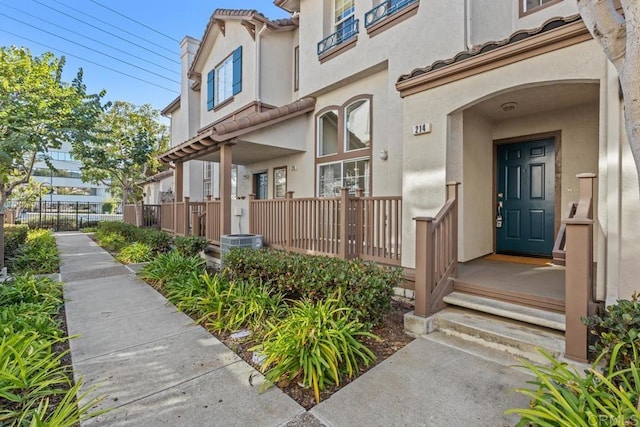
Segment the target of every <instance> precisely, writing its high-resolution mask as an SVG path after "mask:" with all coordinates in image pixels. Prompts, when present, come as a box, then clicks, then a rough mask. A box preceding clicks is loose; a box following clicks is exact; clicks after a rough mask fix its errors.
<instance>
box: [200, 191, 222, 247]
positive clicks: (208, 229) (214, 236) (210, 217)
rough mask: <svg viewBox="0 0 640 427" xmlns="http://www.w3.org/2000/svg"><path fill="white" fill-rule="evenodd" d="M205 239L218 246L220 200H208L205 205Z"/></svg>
mask: <svg viewBox="0 0 640 427" xmlns="http://www.w3.org/2000/svg"><path fill="white" fill-rule="evenodd" d="M205 224H206V225H205V233H204V236H205V237H206V239H207V240H208V241H210V242H212V243H213V244H216V245H219V244H220V235H221V234H222V233H221V232H220V200H209V201H207V202H206V203H205Z"/></svg>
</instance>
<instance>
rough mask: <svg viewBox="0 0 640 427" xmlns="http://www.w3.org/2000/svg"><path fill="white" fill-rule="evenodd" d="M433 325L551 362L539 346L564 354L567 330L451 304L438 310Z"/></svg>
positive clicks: (474, 341)
mask: <svg viewBox="0 0 640 427" xmlns="http://www.w3.org/2000/svg"><path fill="white" fill-rule="evenodd" d="M434 326H435V329H436V330H437V331H439V332H441V333H443V334H446V335H449V336H452V337H456V338H459V339H462V340H466V341H470V342H473V343H476V344H481V345H484V346H486V347H488V348H492V349H494V350H498V351H502V352H505V353H508V354H511V355H513V356H516V357H522V358H525V359H528V360H531V361H533V362H537V363H547V362H548V361H547V360H546V359H545V358H544V357H543V356H542V355H541V354H540V353H539V352H538V351H537V348H542V349H544V350H545V351H546V352H548V353H549V354H551V355H552V356H554V357H561V356H562V355H563V354H564V334H562V333H560V332H558V331H554V330H551V329H547V328H542V327H539V326H535V325H529V324H525V323H522V322H518V321H514V320H510V319H504V318H500V317H496V316H493V315H490V314H485V313H479V312H474V311H470V310H465V309H461V308H453V307H450V308H446V309H444V310H442V311H440V312H438V313H436V314H435V316H434Z"/></svg>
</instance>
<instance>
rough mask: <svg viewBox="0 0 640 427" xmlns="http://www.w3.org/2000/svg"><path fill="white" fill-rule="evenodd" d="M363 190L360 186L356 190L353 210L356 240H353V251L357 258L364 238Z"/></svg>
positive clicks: (360, 252)
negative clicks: (354, 210) (355, 201)
mask: <svg viewBox="0 0 640 427" xmlns="http://www.w3.org/2000/svg"><path fill="white" fill-rule="evenodd" d="M363 197H364V190H363V189H362V188H358V189H357V190H356V199H357V203H356V212H355V216H356V218H355V220H356V221H355V222H356V241H355V245H354V246H355V253H354V254H353V256H354V257H356V258H358V257H360V255H361V254H362V250H363V247H362V246H363V240H364V229H363V227H364V200H362V198H363Z"/></svg>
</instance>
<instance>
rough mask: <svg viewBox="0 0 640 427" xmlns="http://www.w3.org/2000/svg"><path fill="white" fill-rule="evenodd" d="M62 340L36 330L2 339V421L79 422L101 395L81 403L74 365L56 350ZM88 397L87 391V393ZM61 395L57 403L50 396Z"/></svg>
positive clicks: (34, 423) (16, 423)
mask: <svg viewBox="0 0 640 427" xmlns="http://www.w3.org/2000/svg"><path fill="white" fill-rule="evenodd" d="M57 341H59V340H46V339H42V337H40V336H39V335H38V334H36V333H25V334H14V335H10V336H4V337H3V339H2V341H0V424H1V425H8V426H26V425H31V426H49V425H50V426H72V425H77V424H78V423H79V422H80V420H81V419H82V418H84V416H85V415H86V414H88V411H89V410H90V408H91V407H93V406H94V405H95V404H96V403H97V402H98V401H99V399H89V400H86V399H85V400H84V401H83V403H82V404H81V405H80V406H78V405H77V403H76V400H75V396H76V394H77V391H78V390H79V388H80V386H81V385H82V383H81V381H78V382H77V383H76V384H75V386H74V384H73V382H72V380H71V367H70V366H64V365H62V363H61V359H62V358H63V357H64V356H65V354H66V352H63V353H59V354H55V353H54V352H53V351H52V348H53V344H54V343H55V342H57ZM84 396H85V397H86V395H84ZM54 397H59V398H60V401H59V402H57V404H56V407H55V408H54V409H52V410H50V409H49V405H50V400H51V399H53V398H54Z"/></svg>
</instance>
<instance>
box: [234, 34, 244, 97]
mask: <svg viewBox="0 0 640 427" xmlns="http://www.w3.org/2000/svg"><path fill="white" fill-rule="evenodd" d="M240 92H242V46H240V47H239V48H237V49H236V50H234V51H233V94H234V95H235V94H237V93H240Z"/></svg>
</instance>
